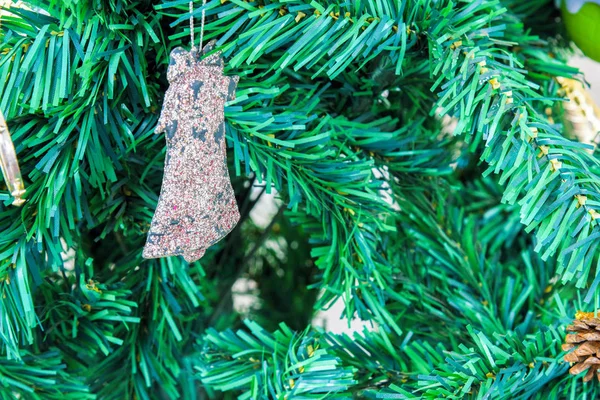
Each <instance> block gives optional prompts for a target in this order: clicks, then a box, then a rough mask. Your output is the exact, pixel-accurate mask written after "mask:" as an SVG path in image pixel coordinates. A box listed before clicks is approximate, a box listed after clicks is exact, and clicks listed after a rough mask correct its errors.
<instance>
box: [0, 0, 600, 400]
mask: <svg viewBox="0 0 600 400" xmlns="http://www.w3.org/2000/svg"><path fill="white" fill-rule="evenodd" d="M4 3H9V4H7V5H4V7H3V8H2V10H1V14H0V35H1V36H0V108H1V109H2V111H3V112H4V114H5V116H6V117H7V120H8V125H9V128H10V131H11V133H12V137H13V140H14V142H15V144H16V147H17V152H18V157H19V161H20V164H21V169H22V171H23V176H24V177H25V183H26V186H27V194H26V198H27V202H26V204H25V205H24V206H23V207H21V208H16V207H13V206H11V205H10V203H11V198H10V195H9V194H8V191H7V190H5V187H3V188H2V189H4V190H2V191H0V201H1V204H0V232H1V234H0V292H1V296H0V398H2V399H12V398H15V399H17V398H18V399H54V398H57V399H64V398H66V399H93V398H97V399H176V398H184V399H192V400H193V399H204V398H210V399H218V398H227V399H230V398H240V399H323V398H372V399H439V398H449V399H462V398H472V399H521V398H522V399H528V398H532V399H548V398H550V399H558V398H560V399H563V398H564V399H583V398H588V399H590V398H596V397H598V396H599V395H600V389H599V386H598V385H597V383H595V382H589V383H583V382H582V379H581V376H571V375H569V374H568V372H567V371H568V369H569V365H568V363H566V362H564V361H563V356H564V353H563V352H562V350H561V343H562V342H563V339H564V335H565V327H566V325H567V324H568V323H569V322H570V321H571V320H572V318H573V316H574V315H575V312H576V311H577V310H584V311H593V310H596V309H598V308H599V307H600V304H598V303H599V301H598V296H597V290H598V284H599V283H600V275H599V272H600V270H599V269H598V262H599V257H598V249H597V246H598V244H599V243H600V228H599V227H598V221H600V219H599V217H600V211H598V209H599V208H600V177H599V175H598V174H599V172H600V161H599V159H598V157H597V153H596V152H595V150H594V147H592V146H590V145H589V144H585V143H580V142H578V141H577V140H575V139H574V138H570V137H567V135H566V134H565V133H564V129H563V126H562V122H563V119H562V118H563V117H562V115H563V111H562V104H563V102H564V101H565V98H564V97H563V96H564V91H563V90H561V89H562V88H561V85H560V83H559V81H560V79H557V78H559V77H567V78H575V79H584V78H583V77H582V76H581V75H580V74H579V72H578V71H577V70H576V69H574V68H572V67H569V66H568V65H567V64H566V61H565V60H566V58H567V57H568V55H569V54H570V52H571V50H572V49H571V45H570V43H569V42H568V38H566V37H565V36H564V34H563V29H562V24H561V22H560V18H559V12H558V10H556V9H555V8H554V5H553V2H552V1H550V0H532V1H526V2H524V1H517V0H460V1H459V0H411V1H405V0H393V1H392V0H361V1H358V0H357V1H341V0H335V1H324V0H312V1H311V0H279V1H278V0H208V1H207V2H206V5H205V6H203V5H202V1H200V0H195V1H194V3H195V4H194V11H193V15H194V17H196V30H197V31H198V30H199V28H200V24H199V21H200V18H199V17H200V16H201V14H202V12H203V11H204V12H205V15H206V26H205V28H204V33H205V35H204V37H205V40H211V39H215V40H216V43H217V47H218V48H219V49H220V50H222V52H223V56H224V59H225V62H226V68H225V73H226V74H232V75H233V74H235V75H239V76H240V78H241V79H240V84H239V86H238V90H237V96H236V100H234V101H232V102H230V103H228V104H227V105H226V107H225V118H226V125H227V129H226V136H227V143H228V158H229V167H230V168H231V176H232V177H233V185H234V188H235V191H236V198H237V201H238V204H239V207H240V212H241V222H240V224H239V226H238V228H236V230H234V231H233V232H232V233H231V234H230V235H229V236H228V237H227V239H226V240H224V241H223V242H220V243H219V244H217V245H215V246H213V247H212V248H211V249H210V250H209V251H208V252H207V254H206V256H205V257H204V258H203V259H202V260H200V262H197V263H193V264H188V263H186V262H185V261H184V260H183V259H180V258H167V259H160V260H143V259H142V257H141V252H142V247H143V244H144V241H145V236H146V234H147V231H148V228H149V223H150V220H151V217H152V213H153V210H154V209H155V207H156V203H157V199H158V193H159V191H160V184H161V179H162V168H163V164H164V157H165V145H164V138H163V137H162V135H154V128H155V126H156V123H157V119H158V113H159V111H160V108H161V105H162V99H163V95H164V93H165V90H166V88H167V85H168V83H167V81H166V76H165V75H166V70H167V66H168V56H169V53H170V51H171V49H173V48H174V47H176V46H184V47H186V46H189V45H190V43H189V33H190V32H189V29H190V28H189V23H188V21H189V18H190V12H189V8H188V0H169V1H167V0H157V1H153V2H151V1H146V0H26V1H22V2H19V3H18V4H16V3H11V2H10V1H8V2H4ZM9 6H10V7H9ZM198 36H199V35H197V37H198ZM196 44H197V43H196ZM273 195H275V196H276V197H278V199H279V200H278V202H276V203H275V204H277V205H278V206H280V209H279V211H277V210H275V212H274V213H272V216H269V217H268V218H270V219H269V220H268V221H267V223H266V224H262V225H261V223H259V222H257V220H256V218H254V217H251V215H252V216H255V215H257V214H261V213H262V214H265V211H264V206H263V205H264V204H265V203H264V202H265V201H266V200H268V199H269V198H270V197H272V196H273ZM270 215H271V214H270ZM265 226H266V227H265ZM240 282H242V283H243V282H246V283H248V282H250V283H252V282H254V285H249V287H251V288H254V289H249V290H245V291H244V290H242V293H241V294H242V295H244V297H251V298H252V299H253V300H252V301H251V302H250V303H251V306H250V307H249V308H248V307H246V308H243V307H240V306H239V304H238V303H239V301H238V300H236V299H237V298H238V297H239V294H240V293H239V292H240V287H243V285H242V286H240ZM234 285H235V286H234ZM335 302H341V303H342V304H344V311H343V313H342V315H341V316H340V317H341V318H342V319H345V320H348V321H349V320H351V319H353V318H356V319H362V320H364V321H366V323H367V328H365V329H364V330H363V331H362V332H358V333H353V334H336V333H332V332H328V331H327V330H326V329H322V328H313V327H311V321H313V317H314V315H316V313H317V312H318V311H320V310H325V309H328V308H329V307H330V306H331V305H332V304H333V303H335ZM234 305H235V307H234Z"/></svg>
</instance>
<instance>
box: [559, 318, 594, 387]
mask: <svg viewBox="0 0 600 400" xmlns="http://www.w3.org/2000/svg"><path fill="white" fill-rule="evenodd" d="M576 318H577V319H576V320H574V321H573V324H572V325H569V326H568V327H567V331H569V332H574V333H571V334H567V337H566V339H565V342H566V343H565V344H563V345H562V349H563V350H564V351H568V350H571V349H574V350H573V351H571V352H569V353H567V354H566V355H565V357H564V360H565V361H568V362H570V363H575V365H573V366H572V367H571V369H569V372H570V373H571V374H572V375H578V374H580V373H581V372H583V371H585V370H588V372H587V373H586V374H585V376H584V378H583V381H584V382H588V381H590V380H591V379H592V378H593V377H594V375H596V378H597V379H598V381H600V318H596V317H594V313H584V312H578V313H577V315H576Z"/></svg>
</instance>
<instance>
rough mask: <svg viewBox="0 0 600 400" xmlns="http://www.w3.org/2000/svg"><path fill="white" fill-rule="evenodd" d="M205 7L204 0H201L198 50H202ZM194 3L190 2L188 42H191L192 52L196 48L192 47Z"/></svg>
mask: <svg viewBox="0 0 600 400" xmlns="http://www.w3.org/2000/svg"><path fill="white" fill-rule="evenodd" d="M205 6H206V0H202V22H201V24H200V46H199V48H200V50H202V43H203V42H204V21H205V14H204V7H205ZM193 13H194V2H193V1H190V40H191V42H192V50H194V49H195V48H196V46H195V45H194V40H195V39H194V15H193Z"/></svg>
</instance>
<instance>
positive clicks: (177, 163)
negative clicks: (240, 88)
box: [142, 41, 240, 262]
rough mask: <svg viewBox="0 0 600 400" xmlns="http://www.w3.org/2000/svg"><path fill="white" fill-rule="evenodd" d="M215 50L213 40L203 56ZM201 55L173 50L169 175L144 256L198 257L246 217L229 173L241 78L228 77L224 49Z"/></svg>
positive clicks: (165, 114)
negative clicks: (227, 115)
mask: <svg viewBox="0 0 600 400" xmlns="http://www.w3.org/2000/svg"><path fill="white" fill-rule="evenodd" d="M213 48H214V41H213V42H211V43H209V44H208V45H207V46H206V47H204V49H203V53H204V54H206V53H208V52H209V51H211V50H212V49H213ZM200 58H201V57H199V55H198V54H197V52H195V51H191V52H190V51H186V50H184V49H182V48H176V49H174V50H173V51H172V52H171V61H170V65H169V69H168V71H167V78H168V80H169V89H168V90H167V92H166V94H165V100H164V104H163V108H162V111H161V115H160V119H159V120H158V126H157V128H156V133H159V132H165V136H166V141H167V157H166V160H165V174H164V178H163V183H162V188H161V191H160V198H159V199H158V205H157V207H156V212H155V214H154V217H153V218H152V224H151V226H150V232H149V233H148V239H147V241H146V246H145V247H144V251H143V253H142V255H143V257H144V258H157V257H168V256H179V255H181V256H183V257H184V258H185V260H186V261H188V262H193V261H196V260H198V259H200V258H201V257H202V256H203V255H204V252H205V250H206V249H207V248H208V247H210V246H211V245H213V244H214V243H216V242H218V241H219V240H221V239H222V238H223V237H225V236H226V235H227V234H228V233H229V232H230V231H231V230H232V229H233V228H234V227H235V225H236V224H237V222H238V221H239V218H240V214H239V211H238V207H237V203H236V201H235V197H234V192H233V189H232V187H231V181H230V179H229V171H228V170H227V155H226V146H225V123H224V115H223V108H224V104H225V102H227V101H229V100H233V99H234V98H235V89H236V86H237V82H238V80H239V77H237V76H224V75H223V59H222V57H221V54H220V53H215V54H212V55H210V56H208V57H206V58H204V59H202V60H200Z"/></svg>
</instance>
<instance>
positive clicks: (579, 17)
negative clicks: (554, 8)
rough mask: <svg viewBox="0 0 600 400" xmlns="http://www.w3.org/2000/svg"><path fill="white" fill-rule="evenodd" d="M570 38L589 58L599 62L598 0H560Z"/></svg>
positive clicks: (599, 8)
mask: <svg viewBox="0 0 600 400" xmlns="http://www.w3.org/2000/svg"><path fill="white" fill-rule="evenodd" d="M561 9H562V16H563V20H564V22H565V27H566V28H567V32H568V33H569V36H570V38H571V39H572V40H573V42H575V44H576V45H577V47H579V48H580V49H581V51H583V53H584V54H585V55H586V56H588V57H589V58H591V59H593V60H596V61H600V0H562V4H561Z"/></svg>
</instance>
